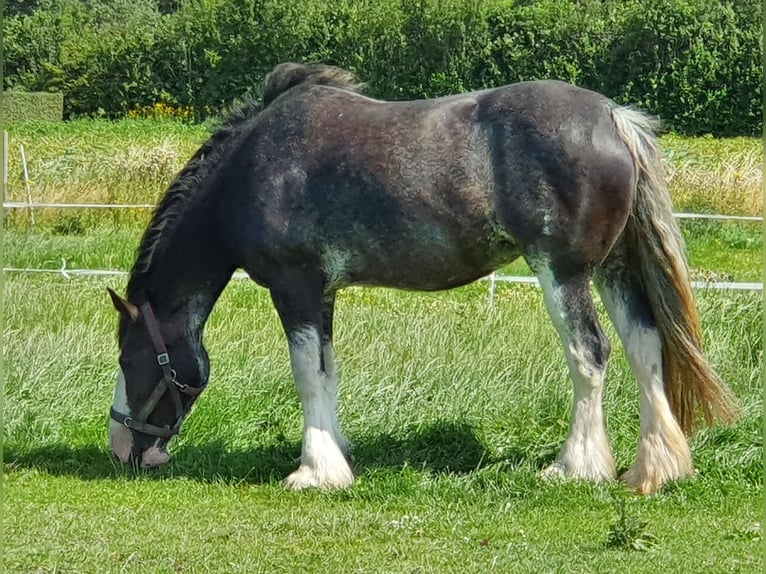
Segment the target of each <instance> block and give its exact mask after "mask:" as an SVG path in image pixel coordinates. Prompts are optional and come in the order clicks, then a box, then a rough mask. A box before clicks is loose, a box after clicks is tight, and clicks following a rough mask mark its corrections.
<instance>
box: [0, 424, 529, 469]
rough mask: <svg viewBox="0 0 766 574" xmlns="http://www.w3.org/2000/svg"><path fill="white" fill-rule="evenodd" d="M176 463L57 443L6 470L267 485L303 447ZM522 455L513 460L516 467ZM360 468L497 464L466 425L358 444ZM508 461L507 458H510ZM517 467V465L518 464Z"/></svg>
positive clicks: (201, 448)
mask: <svg viewBox="0 0 766 574" xmlns="http://www.w3.org/2000/svg"><path fill="white" fill-rule="evenodd" d="M172 454H173V457H172V462H171V463H170V464H169V465H168V466H166V467H164V468H162V469H157V470H151V471H141V470H134V469H132V468H131V467H128V466H124V465H121V464H119V463H118V462H116V461H114V460H113V459H112V457H111V455H110V454H109V452H108V450H107V448H106V447H105V446H97V445H86V446H82V447H68V446H66V445H61V444H54V445H49V446H44V447H41V448H37V449H33V450H17V449H15V448H13V447H12V446H11V447H8V446H6V447H5V449H4V452H3V459H4V460H3V463H4V468H5V470H6V471H18V470H20V469H28V470H38V471H42V472H46V473H49V474H53V475H63V476H76V477H79V478H81V479H84V480H96V479H109V478H126V477H127V478H130V477H132V476H136V477H137V476H141V477H146V478H156V479H167V478H173V477H185V478H190V479H192V480H198V481H203V482H204V481H214V480H215V481H219V480H222V481H225V482H242V483H256V484H258V483H267V482H273V481H279V480H281V479H282V478H283V477H285V476H287V475H288V474H289V473H290V472H291V471H293V470H295V468H296V467H297V463H298V457H299V456H300V444H299V443H297V442H285V443H280V444H276V445H271V446H265V447H260V448H252V449H248V450H241V451H235V450H228V449H227V448H226V446H225V445H224V443H223V442H221V441H215V442H211V443H206V444H203V445H183V446H181V447H179V448H178V449H176V450H175V451H173V452H172ZM521 457H522V453H521V452H519V453H516V454H515V455H513V458H514V459H517V460H516V461H515V462H518V461H519V460H521ZM353 458H354V463H353V464H354V468H355V471H356V473H357V474H361V475H364V474H365V471H366V470H367V469H369V470H372V469H381V468H388V469H399V468H403V467H404V466H409V467H411V468H415V469H418V470H421V469H422V470H426V471H431V472H435V473H466V472H470V471H473V470H476V469H478V468H481V467H482V466H484V465H487V464H490V463H492V462H494V461H491V460H490V457H489V456H488V453H487V452H486V451H485V449H484V447H483V446H482V444H481V443H480V441H479V440H478V439H477V437H476V435H475V434H474V432H473V429H472V428H471V427H470V426H469V425H466V424H455V423H437V424H435V425H432V426H429V427H427V428H421V429H419V430H413V431H410V432H408V433H406V436H405V438H396V437H393V436H391V435H389V434H379V435H376V436H372V437H369V438H361V439H359V440H357V441H356V443H355V444H354V448H353ZM504 459H507V457H504ZM512 462H514V461H512Z"/></svg>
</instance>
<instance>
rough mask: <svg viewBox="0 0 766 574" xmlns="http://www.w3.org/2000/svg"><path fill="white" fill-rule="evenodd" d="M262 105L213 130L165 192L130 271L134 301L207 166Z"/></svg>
mask: <svg viewBox="0 0 766 574" xmlns="http://www.w3.org/2000/svg"><path fill="white" fill-rule="evenodd" d="M261 109H262V106H261V105H259V104H258V103H257V102H254V101H248V102H246V103H245V104H243V105H241V106H240V107H239V108H237V109H236V110H234V111H233V112H232V113H231V114H230V115H229V116H228V117H227V118H226V119H225V120H224V122H223V123H222V124H221V125H220V126H219V127H218V128H217V129H216V130H215V131H214V132H213V134H212V135H211V136H210V138H208V140H207V141H205V143H203V144H202V145H201V146H200V148H199V149H198V150H197V151H196V152H195V153H194V155H193V156H192V157H191V159H190V160H189V161H188V162H187V164H186V165H185V166H184V168H183V169H182V170H181V171H180V172H179V173H178V175H177V176H176V178H175V179H174V180H173V183H171V184H170V187H169V188H168V190H167V191H166V192H165V195H164V196H163V197H162V199H161V200H160V202H159V203H158V204H157V207H156V208H155V209H154V213H153V215H152V220H151V222H150V223H149V226H148V227H147V228H146V231H144V234H143V237H142V238H141V243H140V246H139V248H138V252H137V256H136V262H135V263H134V264H133V268H132V269H131V271H130V278H129V279H128V287H127V297H128V300H129V301H132V302H135V303H141V301H134V299H135V298H136V296H137V295H138V293H139V291H140V290H141V287H142V286H143V283H144V281H143V280H144V279H145V277H146V273H147V272H148V270H149V266H150V265H151V262H152V260H153V259H154V258H155V256H156V255H157V254H158V253H159V252H160V250H161V248H162V239H163V237H165V236H166V233H167V232H168V231H169V230H171V229H172V228H173V226H174V224H175V223H176V222H177V221H178V219H179V218H180V216H181V215H182V214H183V213H184V211H185V210H186V208H187V206H188V205H189V203H190V202H191V201H192V200H193V199H194V197H195V195H196V194H195V191H196V190H197V189H198V187H199V185H198V184H199V183H200V181H201V180H202V179H203V178H204V177H205V176H206V175H207V174H208V173H209V171H208V170H207V169H205V168H206V167H208V166H209V165H213V163H214V162H215V161H216V160H217V159H219V158H220V157H221V155H222V154H223V153H224V150H225V149H226V148H227V147H228V146H227V144H228V142H229V140H231V139H233V137H234V136H235V135H236V134H238V133H239V128H240V127H241V126H242V125H243V124H244V123H245V122H246V121H247V120H248V119H250V118H252V117H254V116H255V115H257V114H258V113H259V112H260V111H261Z"/></svg>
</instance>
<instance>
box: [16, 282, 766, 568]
mask: <svg viewBox="0 0 766 574" xmlns="http://www.w3.org/2000/svg"><path fill="white" fill-rule="evenodd" d="M107 285H110V286H113V287H117V288H122V287H123V286H124V278H111V279H103V278H75V279H73V280H70V281H67V280H65V279H63V278H61V277H58V276H53V277H40V276H29V275H6V277H5V302H4V305H5V326H4V328H5V330H4V353H5V356H4V359H5V370H6V388H5V393H6V397H5V398H6V400H5V409H4V498H5V509H4V519H3V520H4V527H5V549H4V562H5V567H6V571H9V572H29V571H32V572H169V573H170V572H407V573H412V572H485V571H497V572H617V571H623V572H627V571H630V572H652V573H657V572H735V571H736V572H761V571H762V565H763V564H762V555H761V547H762V545H761V528H760V516H761V511H762V460H763V449H762V426H763V425H762V421H763V418H762V410H763V408H762V405H763V401H762V383H761V370H762V339H761V333H762V323H761V298H760V294H754V293H732V292H714V291H704V292H700V293H698V296H699V304H700V308H701V310H702V317H703V322H704V333H705V343H706V347H707V349H708V352H709V355H710V357H711V359H712V361H713V363H714V364H715V365H716V367H717V369H718V370H719V372H720V373H721V374H722V375H723V377H724V378H725V379H726V380H727V381H728V382H729V383H730V384H731V386H732V387H733V388H734V390H735V391H736V393H737V394H738V396H739V397H740V398H741V400H742V403H743V407H744V416H743V418H742V419H741V421H740V422H739V423H738V424H736V425H735V426H732V427H717V428H714V429H709V430H703V431H702V432H700V434H698V436H697V437H696V438H695V439H694V440H693V442H692V445H693V453H694V458H695V462H696V465H697V469H698V471H699V473H698V476H697V477H696V478H694V479H693V480H687V481H683V482H681V483H678V484H671V485H669V486H668V487H666V488H665V489H664V491H663V492H662V493H661V494H659V495H656V496H653V497H649V498H641V497H636V496H633V495H632V494H630V493H628V492H627V491H625V490H624V489H623V488H622V487H621V486H620V485H619V483H617V482H615V483H611V484H606V485H602V486H592V485H588V484H583V483H577V482H570V483H546V482H543V481H541V480H540V479H539V478H538V474H537V473H538V471H539V470H540V469H541V468H542V467H544V466H545V465H546V464H548V463H550V462H551V460H552V459H553V457H554V456H555V454H556V452H557V450H558V448H559V447H560V445H561V444H562V442H563V440H564V438H565V437H566V433H567V427H568V421H569V413H570V410H571V407H570V401H571V382H570V381H569V378H568V375H567V373H566V366H565V363H564V359H563V354H562V352H561V350H560V348H559V344H558V341H557V338H556V335H555V333H554V331H553V328H552V327H551V325H550V322H549V320H548V318H547V316H546V314H545V311H544V309H543V304H542V301H541V297H540V293H539V291H538V290H537V289H536V288H534V287H527V286H518V285H513V286H512V285H501V286H499V288H498V289H499V291H498V294H497V297H496V304H495V306H494V307H490V306H489V305H488V304H487V298H486V295H487V285H486V283H477V284H474V285H471V286H468V287H465V288H462V289H459V290H456V291H452V292H446V293H438V294H412V293H403V292H398V291H390V290H383V289H376V290H372V289H367V290H365V289H351V290H347V291H344V292H342V294H341V296H340V299H339V301H338V309H337V339H336V343H337V345H336V346H337V351H338V354H339V356H340V360H341V361H342V368H343V372H342V389H341V420H342V422H343V424H344V427H345V430H346V432H347V434H348V435H349V437H350V439H351V440H352V441H353V442H354V445H355V451H354V456H355V468H356V472H357V473H358V476H359V479H358V481H357V483H356V484H355V485H354V486H353V487H351V488H350V489H348V490H346V491H343V492H299V493H295V492H289V491H286V490H285V489H283V487H282V486H281V484H280V480H281V478H283V477H284V476H285V475H286V474H288V473H289V472H290V471H291V470H292V469H293V468H294V467H295V465H296V459H297V457H298V455H299V452H300V443H299V441H300V435H301V413H300V409H299V405H298V401H297V399H296V397H295V393H294V389H293V384H292V380H291V377H290V373H289V367H288V360H287V351H286V345H285V342H284V336H283V334H282V332H281V330H280V327H279V325H278V319H277V317H276V314H275V312H274V311H273V310H272V308H271V304H270V301H269V297H268V294H267V293H266V292H265V291H264V290H262V289H259V288H257V287H256V286H254V285H252V284H251V283H250V282H249V281H244V280H243V281H234V282H232V283H231V284H230V286H229V287H228V289H227V290H226V291H225V292H224V295H223V297H222V299H221V300H220V302H219V304H218V306H217V307H216V309H215V310H214V313H213V315H212V317H211V320H210V322H209V324H208V328H207V331H206V341H207V346H208V349H209V351H210V355H211V358H212V366H213V373H212V379H211V386H210V387H209V389H208V390H207V391H206V392H205V393H204V395H203V396H202V397H201V399H200V400H199V402H198V404H197V406H196V407H195V409H194V412H193V414H192V415H191V416H190V417H189V419H188V420H187V422H186V424H185V427H184V430H183V433H182V434H181V436H180V437H179V438H177V439H176V441H175V443H174V445H173V448H172V452H173V455H174V459H173V462H172V463H171V464H170V466H169V467H167V468H166V469H163V470H160V471H154V472H133V471H131V470H128V469H125V468H122V467H121V466H118V465H116V464H115V463H113V462H112V460H111V459H110V456H109V454H108V449H107V426H108V418H107V411H108V408H109V405H110V404H111V394H112V392H113V384H114V374H115V369H116V357H117V349H116V343H115V328H116V318H117V316H116V313H115V312H114V311H113V310H112V309H111V308H110V305H109V302H108V297H107V295H106V286H107ZM605 325H606V328H607V333H608V334H609V336H610V338H611V339H612V340H613V341H615V351H614V356H613V360H612V362H611V366H610V370H609V374H608V384H607V389H606V398H605V408H606V413H607V426H608V430H609V434H610V436H611V438H612V441H613V446H614V449H615V455H616V458H617V463H618V466H619V467H620V468H622V469H624V468H626V467H627V466H628V465H629V464H630V463H631V462H632V459H633V452H634V449H635V444H636V438H637V435H638V424H639V422H638V416H637V392H636V389H635V384H634V381H633V379H632V376H631V375H630V373H629V371H628V368H627V365H626V362H625V360H624V356H623V354H622V350H621V347H620V346H619V345H618V344H617V342H616V341H617V339H616V337H615V335H614V332H613V330H612V329H611V326H610V325H609V324H608V322H605ZM621 505H622V510H620V507H621ZM621 513H622V519H623V520H624V522H621V520H620V515H621ZM610 532H612V539H615V537H616V535H618V534H620V533H623V534H625V540H626V542H625V543H624V544H622V545H619V544H618V545H616V547H610V546H609V545H608V541H609V540H610ZM642 544H645V546H646V547H647V549H646V550H645V551H637V550H633V549H631V547H632V546H637V547H641V545H642Z"/></svg>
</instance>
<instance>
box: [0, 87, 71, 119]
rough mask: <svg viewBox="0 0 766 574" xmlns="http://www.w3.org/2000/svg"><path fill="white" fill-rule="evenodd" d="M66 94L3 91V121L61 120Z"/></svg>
mask: <svg viewBox="0 0 766 574" xmlns="http://www.w3.org/2000/svg"><path fill="white" fill-rule="evenodd" d="M63 117H64V95H63V94H60V93H58V94H52V93H48V92H3V121H4V122H9V123H10V122H18V121H21V120H47V121H61V119H63Z"/></svg>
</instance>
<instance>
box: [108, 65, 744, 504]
mask: <svg viewBox="0 0 766 574" xmlns="http://www.w3.org/2000/svg"><path fill="white" fill-rule="evenodd" d="M360 88H361V85H360V84H359V82H358V80H357V79H356V78H355V77H354V76H353V75H352V74H351V73H350V72H346V71H344V70H341V69H339V68H335V67H331V66H324V65H300V64H280V65H279V66H277V67H276V68H275V69H274V70H273V71H272V72H271V74H270V75H269V76H268V77H267V79H266V81H265V84H264V99H263V101H264V104H263V106H256V105H250V106H246V107H245V108H244V109H242V110H240V111H239V112H238V113H236V114H234V115H233V116H232V117H231V118H229V119H228V120H227V121H226V122H225V123H224V124H223V126H222V127H220V128H219V129H218V130H217V131H216V132H215V133H214V134H213V135H212V136H211V137H210V139H209V140H208V141H207V142H206V143H204V144H203V145H202V147H201V148H200V149H199V151H198V152H197V153H196V154H195V155H194V156H193V157H192V158H191V160H190V161H189V163H188V164H187V165H186V167H184V168H183V170H182V171H181V172H180V174H179V175H178V177H177V178H176V180H175V181H174V183H172V184H171V186H170V188H169V190H168V191H167V193H166V194H165V196H164V197H163V199H162V200H161V201H160V203H159V205H158V206H157V209H156V210H155V212H154V215H153V218H152V221H151V223H150V224H149V226H148V228H147V229H146V231H145V233H144V235H143V238H142V241H141V245H140V248H139V250H138V253H137V258H136V261H135V264H134V266H133V268H132V270H131V272H130V278H129V281H128V285H127V294H126V297H125V298H122V297H120V296H119V295H117V294H116V293H115V292H114V291H111V290H110V294H111V297H112V302H113V304H114V306H115V307H116V309H117V310H118V311H119V313H120V322H119V345H120V372H119V375H118V378H117V385H116V390H115V394H114V404H113V406H112V409H111V419H112V420H111V423H110V424H111V427H110V446H111V450H112V452H113V453H114V455H115V456H116V457H117V458H119V459H120V460H121V461H123V462H125V463H128V462H132V463H134V464H140V466H142V467H144V468H149V467H155V466H159V465H161V464H163V463H165V462H167V461H168V459H169V455H168V452H167V445H168V442H169V440H170V439H171V438H172V437H173V436H174V435H175V434H177V433H178V432H179V430H180V427H181V423H182V421H183V419H184V417H185V416H186V415H187V414H188V412H189V410H190V408H191V406H192V404H193V403H194V401H195V399H196V398H197V397H198V396H199V394H200V393H201V392H202V390H203V389H204V388H205V385H206V384H207V381H208V376H209V359H208V355H207V352H206V351H205V347H204V345H203V341H202V335H203V330H204V326H205V322H206V320H207V318H208V315H209V314H210V312H211V310H212V308H213V305H214V304H215V302H216V300H217V299H218V297H219V296H220V294H221V292H222V291H223V289H224V288H225V286H226V284H227V283H228V282H229V280H230V279H231V277H232V274H233V272H234V271H235V270H236V269H238V268H242V269H244V270H245V271H246V272H247V273H248V274H249V276H250V277H251V278H252V279H253V281H255V282H256V283H257V284H259V285H261V286H263V287H265V288H267V289H268V290H269V292H270V294H271V298H272V301H273V303H274V306H275V307H276V310H277V312H278V314H279V317H280V320H281V322H282V325H283V327H284V331H285V333H286V335H287V342H288V345H289V351H290V364H291V367H292V373H293V376H294V378H295V383H296V387H297V392H298V397H299V399H300V401H301V405H302V407H303V420H304V430H303V444H302V451H301V458H300V466H299V467H298V469H297V470H295V472H293V473H292V474H290V475H289V476H288V477H287V478H286V479H285V483H286V485H287V486H289V487H291V488H296V489H298V488H305V487H324V488H329V487H345V486H348V485H350V484H352V482H353V481H354V475H353V473H352V470H351V467H350V466H349V462H348V458H347V457H348V454H349V444H348V442H347V441H346V439H345V437H344V436H343V434H342V432H341V429H340V425H339V424H338V417H337V414H336V413H337V394H338V378H337V369H336V364H335V356H334V352H333V344H332V340H333V306H334V302H335V294H336V292H337V291H338V290H339V289H341V288H343V287H346V286H349V285H371V286H385V287H393V288H399V289H410V290H425V291H430V290H440V289H449V288H452V287H457V286H459V285H464V284H466V283H469V282H471V281H474V280H476V279H479V278H481V277H483V276H486V275H487V274H488V273H490V272H492V271H493V270H495V269H497V268H498V267H500V266H502V265H505V264H507V263H509V262H511V261H513V260H514V259H516V258H518V257H523V258H524V259H525V260H526V261H527V263H528V264H529V266H530V268H531V269H532V270H533V271H534V273H535V274H536V276H537V277H538V279H539V281H540V285H541V287H542V292H543V297H544V301H545V305H546V307H547V310H548V313H549V314H550V317H551V319H552V321H553V325H554V326H555V328H556V330H557V331H558V334H559V336H560V338H561V342H562V345H563V348H564V352H565V354H566V359H567V363H568V366H569V370H570V373H571V377H572V379H573V381H574V408H573V412H572V420H571V426H570V430H569V435H568V437H567V439H566V441H565V442H564V444H563V446H562V448H561V451H560V453H559V454H558V456H557V457H556V459H555V461H554V462H553V464H552V465H551V466H550V467H549V468H547V469H546V470H545V471H544V472H545V474H547V475H552V476H563V477H574V478H583V479H588V480H592V481H603V480H607V479H611V478H613V477H614V476H615V464H614V460H613V455H612V449H611V446H610V444H609V440H608V438H607V435H606V431H605V427H604V418H603V410H602V392H603V388H604V374H605V370H606V365H607V360H608V358H609V354H610V344H609V341H608V340H607V339H606V337H605V336H604V333H603V331H602V329H601V326H600V325H599V321H598V318H597V315H596V310H595V307H594V302H593V298H592V295H591V288H590V284H591V280H593V282H594V283H595V285H596V288H597V289H598V291H599V293H600V295H601V299H602V301H603V303H604V306H605V308H606V310H607V312H608V314H609V317H610V318H611V320H612V321H613V323H614V325H615V328H616V330H617V333H618V334H619V336H620V338H621V339H622V342H623V344H624V346H625V349H626V352H627V357H628V361H629V363H630V366H631V368H632V370H633V373H634V375H635V377H636V379H637V381H638V388H639V395H640V421H641V424H640V437H639V441H638V450H637V456H636V459H635V462H634V463H633V464H632V465H631V466H630V468H629V469H628V470H627V472H626V473H625V474H624V475H623V477H622V478H623V480H624V481H625V482H626V483H627V484H628V485H630V486H631V487H634V488H635V489H637V490H638V491H640V492H643V493H651V492H655V491H656V490H657V489H659V488H660V487H661V485H662V484H663V483H665V482H667V481H669V480H673V479H679V478H682V477H687V476H689V475H691V474H692V472H693V466H692V460H691V454H690V450H689V446H688V444H687V440H686V438H685V433H686V432H689V431H690V430H691V429H692V428H693V426H694V424H695V422H696V421H697V419H698V418H699V417H698V416H697V415H698V413H700V412H701V413H702V415H703V416H704V418H705V419H706V422H708V423H711V422H712V421H713V420H714V418H719V419H721V420H723V421H731V420H733V419H734V418H735V415H736V412H737V405H736V400H735V399H734V397H733V396H732V394H731V392H730V391H729V390H728V388H727V387H726V385H725V384H724V383H723V382H722V381H721V380H720V379H719V377H718V376H717V375H716V374H715V373H714V372H713V370H712V369H711V367H710V365H709V364H708V361H707V360H706V359H705V357H704V355H703V353H702V350H701V344H700V328H699V318H698V314H697V311H696V309H695V304H694V299H693V295H692V291H691V287H690V280H689V272H688V267H687V262H686V259H685V254H684V244H683V239H682V236H681V233H680V232H679V229H678V227H677V224H676V222H675V220H674V218H673V215H672V213H671V202H670V196H669V193H668V191H667V188H666V185H665V182H664V177H663V172H662V165H661V158H660V152H659V149H658V146H657V141H656V137H655V134H654V125H653V122H652V121H651V120H650V119H649V118H647V117H646V116H645V115H643V114H641V113H639V112H637V111H634V110H631V109H628V108H625V107H620V106H618V105H616V104H615V103H614V102H612V101H610V100H609V99H607V98H606V97H604V96H602V95H600V94H597V93H594V92H592V91H589V90H585V89H581V88H578V87H575V86H572V85H569V84H566V83H563V82H558V81H534V82H522V83H518V84H513V85H509V86H504V87H499V88H495V89H487V90H482V91H478V92H472V93H466V94H458V95H453V96H449V97H443V98H437V99H430V100H419V101H403V102H386V101H379V100H374V99H371V98H368V97H365V96H364V95H361V94H360V93H359V92H360Z"/></svg>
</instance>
